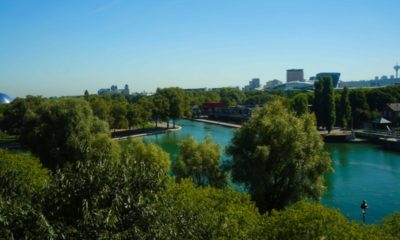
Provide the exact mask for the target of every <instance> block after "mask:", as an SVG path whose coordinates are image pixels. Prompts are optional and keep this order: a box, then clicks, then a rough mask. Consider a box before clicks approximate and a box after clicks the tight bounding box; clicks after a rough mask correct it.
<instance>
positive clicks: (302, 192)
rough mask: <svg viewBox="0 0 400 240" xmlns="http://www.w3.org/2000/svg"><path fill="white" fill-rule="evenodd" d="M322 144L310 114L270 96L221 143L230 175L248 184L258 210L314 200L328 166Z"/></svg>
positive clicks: (320, 192)
mask: <svg viewBox="0 0 400 240" xmlns="http://www.w3.org/2000/svg"><path fill="white" fill-rule="evenodd" d="M323 147H324V143H323V141H322V138H321V136H320V135H319V134H318V132H317V130H316V128H315V120H314V118H313V117H312V116H311V115H310V114H304V115H302V116H300V117H296V116H295V115H293V114H292V113H290V112H289V111H288V110H287V109H286V108H285V107H284V106H283V104H282V103H281V102H279V101H275V102H272V103H270V104H268V105H266V106H265V107H263V108H262V109H259V110H257V111H255V113H254V114H253V116H252V117H251V118H250V120H249V121H248V122H246V123H245V124H243V126H242V127H241V128H240V129H238V130H237V131H236V132H235V134H234V137H233V139H232V141H231V143H230V144H229V145H228V147H227V152H228V153H229V154H230V155H232V157H233V163H232V178H233V181H234V182H238V183H244V184H245V185H246V186H247V187H248V190H249V193H250V194H251V197H252V199H253V200H254V201H255V202H256V205H257V206H258V208H259V209H260V211H261V212H265V211H271V210H272V209H282V208H284V207H285V206H288V205H290V204H292V203H294V202H297V201H299V200H301V199H314V200H319V197H320V196H321V194H322V193H323V192H324V189H325V187H324V174H325V173H326V172H328V171H330V170H331V169H332V168H331V159H330V158H329V155H328V154H327V153H326V152H325V151H324V148H323Z"/></svg>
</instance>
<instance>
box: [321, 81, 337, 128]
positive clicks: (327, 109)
mask: <svg viewBox="0 0 400 240" xmlns="http://www.w3.org/2000/svg"><path fill="white" fill-rule="evenodd" d="M322 106H323V108H322V114H323V117H322V119H323V125H324V126H325V127H326V129H327V130H328V133H330V131H331V130H332V127H333V126H334V124H335V121H336V111H335V94H334V91H333V84H332V78H330V77H325V78H322Z"/></svg>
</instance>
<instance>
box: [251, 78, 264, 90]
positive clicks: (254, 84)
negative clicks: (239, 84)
mask: <svg viewBox="0 0 400 240" xmlns="http://www.w3.org/2000/svg"><path fill="white" fill-rule="evenodd" d="M249 87H250V90H254V89H258V88H260V87H261V85H260V79H259V78H253V79H251V81H249Z"/></svg>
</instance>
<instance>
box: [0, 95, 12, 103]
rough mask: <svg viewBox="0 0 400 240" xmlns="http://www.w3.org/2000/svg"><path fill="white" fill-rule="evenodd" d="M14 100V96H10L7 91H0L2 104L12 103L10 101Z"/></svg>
mask: <svg viewBox="0 0 400 240" xmlns="http://www.w3.org/2000/svg"><path fill="white" fill-rule="evenodd" d="M12 100H13V98H12V97H10V96H8V95H7V94H5V93H1V92H0V104H3V103H10V102H12Z"/></svg>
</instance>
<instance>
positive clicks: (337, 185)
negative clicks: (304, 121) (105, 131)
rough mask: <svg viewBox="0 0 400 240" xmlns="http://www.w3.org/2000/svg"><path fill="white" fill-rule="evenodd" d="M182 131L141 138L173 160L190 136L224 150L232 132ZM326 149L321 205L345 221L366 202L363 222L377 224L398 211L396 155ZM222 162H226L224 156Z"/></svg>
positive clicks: (210, 128) (361, 148)
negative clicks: (329, 165) (328, 161)
mask: <svg viewBox="0 0 400 240" xmlns="http://www.w3.org/2000/svg"><path fill="white" fill-rule="evenodd" d="M177 124H178V125H180V126H182V130H180V131H176V132H168V133H165V134H159V135H151V136H146V137H143V139H144V141H146V142H155V143H157V144H158V145H160V146H161V147H162V148H163V149H164V150H165V151H167V152H168V153H169V154H170V156H171V159H172V160H174V159H175V158H176V156H177V154H178V143H179V141H180V140H181V139H182V138H185V137H188V136H192V137H193V138H194V139H195V140H197V141H200V140H202V139H203V138H204V137H205V136H206V135H207V134H210V135H211V136H212V138H213V140H214V141H215V142H217V143H218V144H219V145H220V146H221V150H224V148H225V146H226V145H227V144H228V143H229V141H230V139H231V138H232V136H233V133H234V131H235V129H233V128H228V127H222V126H218V125H213V124H208V123H202V122H194V121H188V120H179V121H177ZM326 150H327V151H328V152H329V153H330V154H331V156H332V159H333V167H334V169H335V172H334V173H330V174H328V175H327V176H326V180H327V186H328V190H327V192H326V193H325V194H324V196H323V197H322V199H321V202H322V203H323V204H324V205H325V206H328V207H332V208H338V209H339V210H340V211H341V212H342V214H344V215H345V216H347V217H348V218H349V219H352V220H356V221H360V220H361V210H360V204H361V201H362V200H364V199H365V200H367V202H368V205H369V209H368V211H367V218H366V219H367V223H377V222H379V221H380V220H382V218H383V217H384V216H386V215H388V214H391V213H393V212H396V211H400V154H399V153H395V152H389V151H385V150H382V149H381V148H380V147H379V146H377V145H371V144H361V143H357V144H348V143H338V144H335V143H329V144H326ZM222 158H223V161H230V157H229V156H226V155H224V156H223V157H222Z"/></svg>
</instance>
